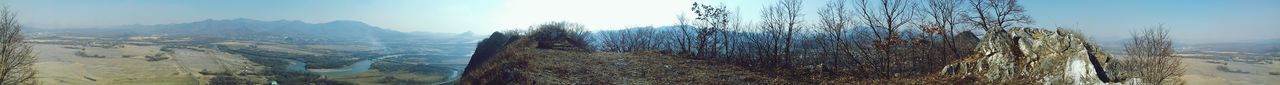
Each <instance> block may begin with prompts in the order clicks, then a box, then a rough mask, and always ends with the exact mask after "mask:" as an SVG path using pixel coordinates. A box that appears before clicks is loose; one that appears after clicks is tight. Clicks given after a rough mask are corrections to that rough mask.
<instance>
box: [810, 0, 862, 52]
mask: <svg viewBox="0 0 1280 85" xmlns="http://www.w3.org/2000/svg"><path fill="white" fill-rule="evenodd" d="M847 3H848V1H847V0H832V1H831V2H828V3H827V6H826V8H822V9H821V10H819V11H818V16H819V17H820V18H819V21H818V22H820V23H818V25H817V27H818V28H820V30H819V31H820V32H819V33H821V34H823V35H821V36H822V37H819V38H821V39H823V40H826V41H823V42H821V43H822V45H826V46H823V47H825V49H823V50H825V51H824V52H830V53H834V54H833V55H828V56H827V57H828V59H823V60H827V61H824V63H828V64H833V63H834V62H846V61H852V62H854V63H857V62H858V61H857V60H855V59H854V58H841V57H840V56H844V57H852V56H854V53H853V50H854V49H852V47H851V46H853V45H852V44H849V41H847V39H846V38H845V37H846V35H845V34H848V32H849V31H848V29H849V27H851V26H852V24H853V20H852V19H853V15H851V14H853V13H851V12H850V9H848V4H847Z"/></svg>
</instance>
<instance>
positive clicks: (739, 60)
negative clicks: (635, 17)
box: [592, 0, 1031, 78]
mask: <svg viewBox="0 0 1280 85" xmlns="http://www.w3.org/2000/svg"><path fill="white" fill-rule="evenodd" d="M692 6H693V7H692V8H691V11H692V12H693V13H694V14H696V15H695V16H696V17H694V18H692V19H685V18H684V17H679V18H678V19H677V20H678V21H679V24H680V25H678V26H671V27H657V28H655V27H639V28H630V29H623V30H615V31H601V32H598V33H596V34H595V36H594V37H593V38H596V39H593V40H595V41H592V42H595V43H599V44H597V45H594V48H596V49H598V51H606V52H636V51H654V52H659V53H666V54H671V55H678V56H687V57H688V58H694V59H704V60H712V61H719V62H726V63H732V64H736V65H739V66H744V67H749V68H755V69H757V70H761V72H777V73H775V74H781V75H788V76H793V77H800V78H814V77H815V76H816V77H822V76H861V77H863V78H875V77H893V76H912V75H923V74H928V73H931V72H937V71H938V70H940V69H941V68H942V67H943V66H945V65H946V64H949V63H951V62H954V61H956V60H957V59H959V58H961V57H962V56H966V55H970V54H972V53H973V47H974V46H976V43H977V42H978V38H977V35H975V33H974V32H973V31H977V32H979V33H982V32H994V31H1001V29H1004V28H1005V27H1011V26H1014V25H1016V24H1018V23H1030V22H1031V20H1030V18H1029V17H1028V16H1026V15H1023V13H1022V12H1023V9H1022V7H1021V6H1020V5H1018V4H1017V3H1016V2H1015V1H1013V0H874V1H873V0H858V1H848V0H833V1H830V2H828V3H826V4H825V5H824V6H825V7H823V8H820V9H817V10H819V11H818V12H817V13H804V11H802V10H809V9H803V8H804V7H802V6H804V2H803V1H802V0H781V1H778V2H777V3H776V4H773V5H770V6H767V7H765V8H763V11H762V12H761V15H762V16H759V17H758V18H759V19H757V20H760V21H758V22H745V20H743V19H742V18H743V16H739V14H740V13H738V12H735V11H730V9H726V6H724V5H710V4H702V3H694V4H693V5H692ZM809 14H817V16H818V17H819V19H818V20H805V19H804V18H803V17H804V16H806V15H809ZM796 71H802V72H796ZM813 74H823V75H813ZM854 74H856V75H854Z"/></svg>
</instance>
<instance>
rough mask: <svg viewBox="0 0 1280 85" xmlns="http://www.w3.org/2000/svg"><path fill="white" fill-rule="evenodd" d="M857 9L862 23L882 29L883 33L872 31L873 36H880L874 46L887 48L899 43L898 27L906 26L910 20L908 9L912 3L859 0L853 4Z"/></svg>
mask: <svg viewBox="0 0 1280 85" xmlns="http://www.w3.org/2000/svg"><path fill="white" fill-rule="evenodd" d="M855 5H856V6H855V7H857V8H858V9H859V11H858V12H859V16H861V18H862V21H860V22H863V23H866V25H869V26H870V27H871V28H872V29H882V30H884V32H885V33H880V31H878V30H877V31H874V32H875V33H874V34H875V36H876V37H878V38H880V40H877V41H878V42H877V43H876V45H875V46H876V47H877V48H879V49H888V47H892V46H893V45H894V44H901V43H902V41H901V40H900V39H899V37H898V36H900V35H899V34H898V33H899V31H898V29H899V28H901V27H903V26H906V25H907V24H908V22H910V20H911V19H910V18H911V16H909V15H910V13H911V12H913V11H910V10H911V8H910V7H913V6H912V5H914V4H913V3H912V2H911V1H909V0H879V1H878V2H875V3H873V2H870V0H861V1H859V2H858V4H855Z"/></svg>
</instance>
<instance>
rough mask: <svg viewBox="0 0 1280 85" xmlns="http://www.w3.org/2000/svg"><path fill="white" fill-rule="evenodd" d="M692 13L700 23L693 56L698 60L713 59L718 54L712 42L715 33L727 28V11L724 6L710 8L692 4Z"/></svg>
mask: <svg viewBox="0 0 1280 85" xmlns="http://www.w3.org/2000/svg"><path fill="white" fill-rule="evenodd" d="M692 10H693V13H694V14H697V16H698V17H696V18H694V19H696V20H698V21H701V26H699V27H697V33H698V35H697V41H696V43H695V44H697V45H696V46H695V52H692V53H694V56H697V57H699V58H710V57H715V56H716V55H714V54H716V53H718V52H717V51H716V50H718V49H715V48H716V47H715V45H716V44H718V43H717V42H715V41H716V40H712V38H713V36H715V35H716V33H720V31H721V30H724V29H726V28H727V27H729V18H730V17H729V14H731V13H730V12H729V11H727V10H725V7H724V6H711V5H706V4H701V5H699V4H698V3H693V8H692Z"/></svg>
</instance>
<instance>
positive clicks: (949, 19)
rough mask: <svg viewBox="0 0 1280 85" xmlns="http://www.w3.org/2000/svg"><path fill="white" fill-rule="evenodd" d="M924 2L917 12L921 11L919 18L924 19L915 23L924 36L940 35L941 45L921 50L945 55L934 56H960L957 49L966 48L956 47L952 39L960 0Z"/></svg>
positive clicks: (931, 0)
mask: <svg viewBox="0 0 1280 85" xmlns="http://www.w3.org/2000/svg"><path fill="white" fill-rule="evenodd" d="M924 3H925V6H924V7H921V9H919V11H920V12H919V13H922V14H921V17H920V18H922V19H924V20H921V23H920V24H917V25H919V27H920V31H922V32H924V33H925V36H924V37H925V38H933V37H934V36H941V37H940V38H941V40H942V42H941V44H942V45H943V46H940V48H930V49H923V50H928V51H931V53H938V54H942V55H945V56H934V57H941V58H952V57H950V56H961V55H960V54H959V52H957V51H960V50H967V49H957V46H956V45H957V44H956V42H954V41H953V40H955V39H954V38H953V37H952V35H955V31H956V27H958V26H957V25H958V24H959V21H957V19H959V14H960V13H961V12H960V11H961V10H960V8H959V6H960V5H961V4H963V2H962V1H960V0H928V1H927V2H924Z"/></svg>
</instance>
